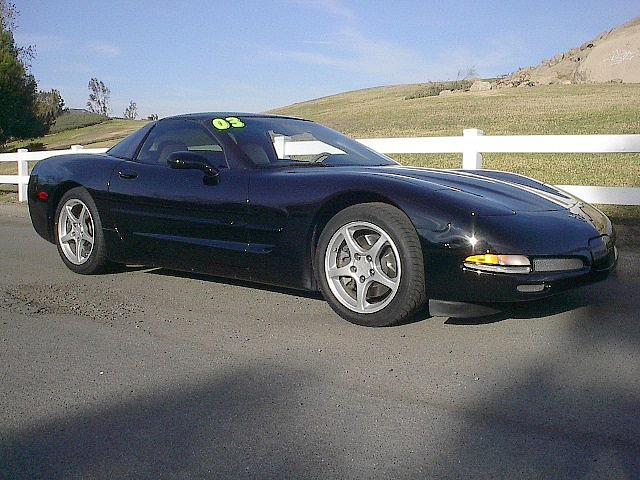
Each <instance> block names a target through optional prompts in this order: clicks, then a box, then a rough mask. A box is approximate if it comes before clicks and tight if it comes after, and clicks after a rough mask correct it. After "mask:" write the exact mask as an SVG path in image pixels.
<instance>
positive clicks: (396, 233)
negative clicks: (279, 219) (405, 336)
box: [314, 202, 427, 327]
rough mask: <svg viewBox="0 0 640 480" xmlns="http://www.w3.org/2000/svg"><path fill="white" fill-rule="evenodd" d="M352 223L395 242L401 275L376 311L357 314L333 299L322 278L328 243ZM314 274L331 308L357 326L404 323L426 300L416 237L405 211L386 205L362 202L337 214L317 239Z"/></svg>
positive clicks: (412, 316)
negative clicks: (366, 226) (390, 295)
mask: <svg viewBox="0 0 640 480" xmlns="http://www.w3.org/2000/svg"><path fill="white" fill-rule="evenodd" d="M352 222H367V223H369V224H373V225H375V226H376V227H378V228H380V229H382V230H383V231H384V232H385V233H386V234H387V235H388V236H389V237H390V238H391V239H392V240H393V243H395V247H396V248H397V252H398V254H399V257H400V258H399V259H398V261H399V262H400V264H401V270H400V271H401V272H402V275H400V280H399V284H398V287H397V290H396V293H395V296H394V297H393V298H392V299H391V300H390V302H389V303H388V304H387V305H386V306H385V307H384V308H382V309H381V310H379V311H376V312H371V313H359V312H357V311H354V310H352V309H349V308H347V307H346V306H345V305H343V303H341V301H340V300H338V299H337V298H336V296H335V295H334V293H333V291H332V290H331V287H330V286H329V283H328V280H327V278H326V275H325V255H326V254H329V253H328V248H329V243H330V241H331V240H332V238H334V235H335V234H336V232H338V231H339V230H340V229H342V228H343V227H345V226H346V225H348V224H350V223H352ZM334 251H335V250H334ZM314 272H315V276H316V280H317V282H318V284H319V286H320V290H321V292H322V294H323V296H324V298H325V299H326V300H327V302H328V303H329V305H330V306H331V308H332V309H333V310H334V311H335V312H336V313H337V314H338V315H340V316H341V317H342V318H344V319H345V320H347V321H349V322H351V323H355V324H357V325H363V326H369V327H383V326H391V325H397V324H400V323H405V322H407V321H410V320H411V319H413V318H414V317H415V316H416V315H417V314H418V313H420V312H421V311H423V309H424V306H425V304H426V301H427V292H426V287H425V273H424V260H423V255H422V248H421V246H420V241H419V239H418V234H417V232H416V230H415V228H414V226H413V224H412V223H411V220H409V217H407V215H406V214H405V213H404V212H402V211H401V210H399V209H397V208H395V207H394V206H392V205H388V204H386V203H378V202H375V203H362V204H358V205H354V206H351V207H348V208H345V209H344V210H342V211H341V212H339V213H337V214H336V215H335V216H334V217H333V218H332V219H331V220H330V221H329V222H328V223H327V225H326V226H325V227H324V229H323V231H322V233H321V235H320V238H319V239H318V246H317V249H316V253H315V259H314ZM365 297H366V290H365Z"/></svg>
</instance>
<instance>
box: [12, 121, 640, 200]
mask: <svg viewBox="0 0 640 480" xmlns="http://www.w3.org/2000/svg"><path fill="white" fill-rule="evenodd" d="M358 141H359V142H361V143H363V144H364V145H366V146H368V147H370V148H372V149H373V150H376V151H378V152H380V153H423V154H424V153H461V154H462V168H464V169H468V170H474V169H481V168H482V153H640V135H498V136H493V135H492V136H489V135H487V136H485V135H484V134H483V132H482V131H481V130H478V129H475V128H472V129H465V130H464V132H463V136H461V137H416V138H366V139H360V140H358ZM300 143H314V142H300ZM294 145H295V143H292V144H287V147H289V146H291V147H293V146H294ZM284 147H285V146H284V145H278V144H276V148H283V149H284ZM294 148H295V147H294ZM106 150H107V149H106V148H92V149H84V148H83V147H82V146H81V145H73V146H72V147H71V148H70V149H69V150H53V151H47V152H28V151H26V150H18V152H17V153H2V154H0V162H17V164H18V175H0V184H2V183H11V184H17V185H18V199H19V200H20V201H24V200H26V198H27V196H26V191H27V190H26V188H27V183H28V181H29V175H28V162H30V161H36V160H42V159H43V158H48V157H52V156H55V155H64V154H68V153H103V152H105V151H106ZM287 153H293V152H287ZM636 161H637V160H636ZM620 175H621V176H622V175H625V173H624V172H620ZM635 180H636V181H640V179H635ZM558 187H560V188H562V189H563V190H566V191H568V192H570V193H572V194H574V195H576V196H577V197H579V198H581V199H583V200H585V201H587V202H591V203H602V204H611V205H640V188H628V187H604V186H587V185H558Z"/></svg>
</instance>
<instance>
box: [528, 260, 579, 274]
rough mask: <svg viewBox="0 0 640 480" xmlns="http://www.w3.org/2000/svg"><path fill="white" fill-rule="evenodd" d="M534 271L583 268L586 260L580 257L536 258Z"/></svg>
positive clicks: (562, 270) (561, 270)
mask: <svg viewBox="0 0 640 480" xmlns="http://www.w3.org/2000/svg"><path fill="white" fill-rule="evenodd" d="M532 263H533V271H534V272H566V271H571V270H582V269H583V268H584V262H583V261H582V260H581V259H580V258H575V257H574V258H534V259H533V262H532Z"/></svg>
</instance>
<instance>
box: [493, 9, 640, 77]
mask: <svg viewBox="0 0 640 480" xmlns="http://www.w3.org/2000/svg"><path fill="white" fill-rule="evenodd" d="M604 82H619V83H640V17H637V18H635V19H633V20H631V21H630V22H628V23H626V24H624V25H621V26H620V27H617V28H614V29H613V30H610V31H608V32H604V33H602V34H600V35H598V36H597V37H596V38H594V39H592V40H590V41H587V42H585V43H584V44H582V46H580V47H577V48H574V49H572V50H569V51H568V52H565V53H561V54H559V55H556V56H555V57H553V58H551V59H549V60H545V61H544V62H542V63H541V64H540V65H539V66H537V67H529V68H523V69H520V70H518V71H517V72H516V73H514V74H513V75H511V76H509V77H507V78H505V79H503V80H501V81H500V82H498V85H497V86H498V87H504V86H507V87H509V86H520V85H527V86H535V85H550V84H556V83H561V84H562V83H604Z"/></svg>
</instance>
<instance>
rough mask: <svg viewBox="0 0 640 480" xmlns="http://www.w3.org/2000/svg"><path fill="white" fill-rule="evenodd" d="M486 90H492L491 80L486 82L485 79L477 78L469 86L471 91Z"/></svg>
mask: <svg viewBox="0 0 640 480" xmlns="http://www.w3.org/2000/svg"><path fill="white" fill-rule="evenodd" d="M486 90H491V82H485V81H484V80H476V81H475V82H473V84H472V85H471V87H469V91H470V92H484V91H486Z"/></svg>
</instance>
